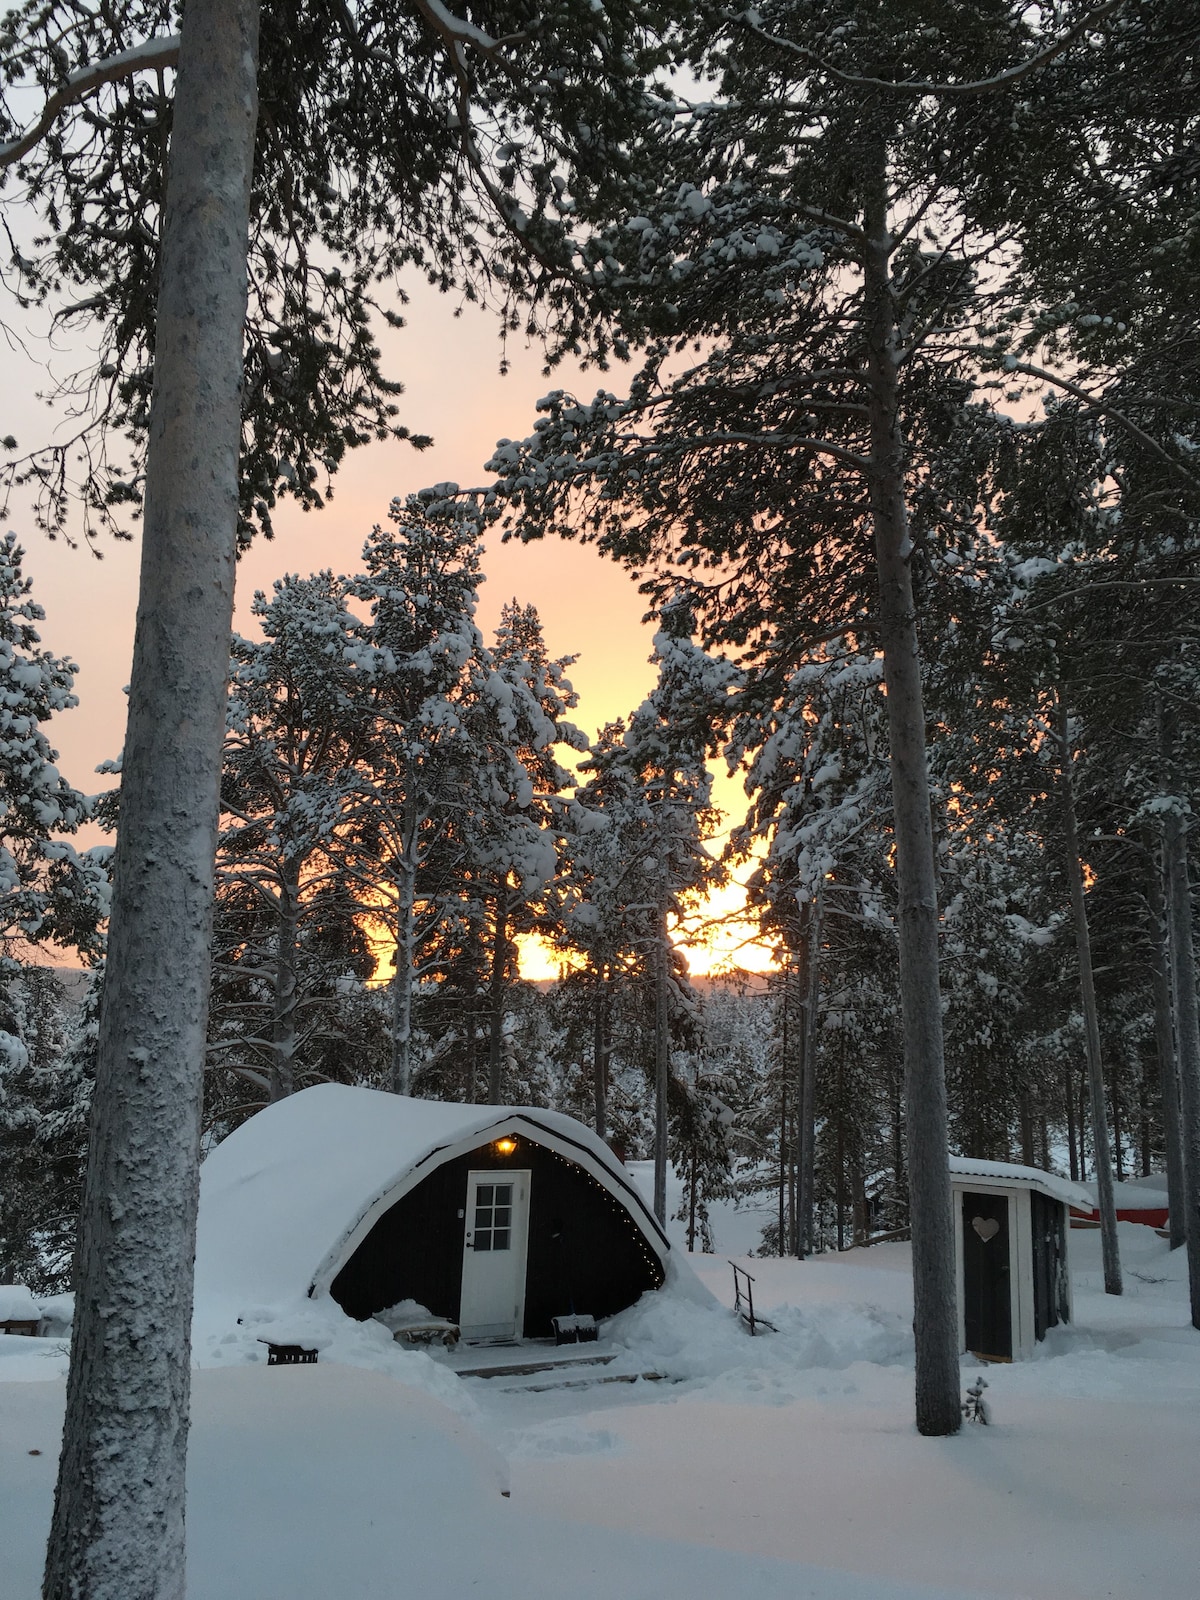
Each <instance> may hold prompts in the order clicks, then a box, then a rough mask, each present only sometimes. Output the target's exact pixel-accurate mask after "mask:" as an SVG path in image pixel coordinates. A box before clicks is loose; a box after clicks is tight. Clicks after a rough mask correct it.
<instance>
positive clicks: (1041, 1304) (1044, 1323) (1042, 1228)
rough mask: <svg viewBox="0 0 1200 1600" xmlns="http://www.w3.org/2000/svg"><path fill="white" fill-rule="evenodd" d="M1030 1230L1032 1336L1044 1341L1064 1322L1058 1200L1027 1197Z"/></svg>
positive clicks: (1062, 1210) (1062, 1222) (1062, 1209)
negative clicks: (1050, 1331)
mask: <svg viewBox="0 0 1200 1600" xmlns="http://www.w3.org/2000/svg"><path fill="white" fill-rule="evenodd" d="M1029 1200H1030V1220H1031V1222H1032V1226H1033V1322H1034V1328H1033V1331H1034V1336H1035V1338H1038V1339H1044V1338H1045V1337H1046V1330H1047V1329H1048V1328H1056V1327H1057V1326H1058V1324H1059V1323H1060V1322H1066V1321H1067V1320H1068V1319H1067V1269H1066V1255H1067V1245H1066V1239H1065V1237H1064V1235H1065V1231H1066V1212H1067V1208H1066V1206H1065V1205H1063V1203H1062V1201H1061V1200H1051V1199H1050V1197H1049V1195H1044V1194H1039V1193H1038V1192H1037V1191H1036V1190H1034V1191H1033V1193H1032V1194H1031V1195H1030V1196H1029Z"/></svg>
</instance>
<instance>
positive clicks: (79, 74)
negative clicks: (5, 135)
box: [0, 33, 179, 168]
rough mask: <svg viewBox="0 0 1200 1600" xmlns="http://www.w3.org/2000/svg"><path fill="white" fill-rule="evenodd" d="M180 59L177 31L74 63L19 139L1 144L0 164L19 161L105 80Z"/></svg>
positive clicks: (157, 69)
mask: <svg viewBox="0 0 1200 1600" xmlns="http://www.w3.org/2000/svg"><path fill="white" fill-rule="evenodd" d="M178 61H179V35H178V34H177V33H169V34H161V35H159V36H158V37H156V38H153V39H145V40H143V42H142V43H141V44H136V45H134V46H133V48H132V49H130V50H122V51H121V52H120V53H119V54H118V55H115V56H106V57H105V59H104V60H103V61H96V62H94V63H92V64H91V65H90V66H86V67H77V68H76V70H75V71H74V72H72V73H70V74H69V75H68V77H67V79H66V81H65V82H64V83H63V86H62V88H61V89H57V90H55V92H54V93H53V94H52V95H51V96H50V98H49V99H48V100H47V101H46V104H45V105H44V106H43V107H42V114H41V116H40V117H39V118H38V119H37V121H36V122H35V123H33V124H32V125H31V126H30V127H29V128H27V129H26V130H25V132H24V133H23V134H21V136H20V138H18V139H11V140H10V141H9V142H8V143H7V144H3V145H0V168H3V167H10V166H12V164H13V163H14V162H15V161H20V159H21V158H22V156H26V155H28V154H29V152H30V151H31V150H32V149H33V148H34V146H35V145H37V144H38V143H39V142H40V141H41V140H42V139H43V138H44V137H45V135H46V134H47V133H48V132H49V131H50V129H51V128H52V127H53V126H54V123H55V120H56V119H57V117H58V116H59V115H60V113H61V112H63V111H65V110H66V109H67V108H68V107H69V106H73V105H78V104H79V102H80V101H81V100H86V98H87V97H88V95H90V94H94V93H95V92H96V90H97V89H102V88H103V87H104V85H105V84H106V83H117V82H119V81H120V80H121V79H122V78H132V77H133V75H134V74H135V73H137V72H161V71H162V70H163V69H164V68H165V67H173V66H176V65H177V64H178Z"/></svg>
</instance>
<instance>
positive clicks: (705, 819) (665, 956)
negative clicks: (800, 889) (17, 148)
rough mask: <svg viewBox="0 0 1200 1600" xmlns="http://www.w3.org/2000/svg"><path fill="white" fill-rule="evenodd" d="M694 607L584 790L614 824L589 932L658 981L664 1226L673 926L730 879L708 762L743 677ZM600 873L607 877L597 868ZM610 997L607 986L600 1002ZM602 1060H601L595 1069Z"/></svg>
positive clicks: (604, 744)
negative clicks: (704, 637) (716, 838)
mask: <svg viewBox="0 0 1200 1600" xmlns="http://www.w3.org/2000/svg"><path fill="white" fill-rule="evenodd" d="M689 623H690V616H689V615H688V613H687V611H686V608H679V607H677V608H674V609H673V610H672V611H671V612H670V613H669V617H668V625H667V626H665V627H664V628H662V629H660V631H659V632H658V633H657V634H656V635H655V640H654V658H653V659H654V660H655V661H656V663H657V665H658V682H657V683H656V685H655V687H654V689H653V690H652V691H651V692H650V694H649V695H648V696H647V697H646V699H645V700H644V701H643V702H642V703H641V705H640V706H638V707H637V709H636V710H635V711H634V712H633V713H632V715H631V716H630V718H629V723H628V726H627V727H625V728H624V729H623V730H622V729H621V727H620V725H619V724H618V725H614V726H613V727H612V728H610V729H608V730H606V737H605V738H603V739H602V740H601V742H600V743H599V744H598V745H597V746H596V747H595V748H594V749H593V751H592V753H591V756H590V757H589V759H588V761H587V762H585V763H584V764H583V769H584V770H585V771H590V772H591V773H592V774H594V776H593V777H592V779H591V781H590V782H589V783H588V784H587V786H586V787H585V788H583V789H582V790H581V791H580V794H579V799H580V801H581V803H582V804H583V805H584V806H585V807H587V808H589V809H596V810H598V811H599V814H600V815H601V816H602V817H603V818H604V819H605V822H606V824H607V826H606V828H605V829H604V830H603V831H602V832H600V833H598V834H595V835H594V837H595V839H596V841H597V843H598V846H599V849H598V850H597V851H593V852H592V865H593V869H594V870H593V872H592V875H591V881H590V883H589V884H588V886H587V889H586V890H585V894H586V895H587V896H588V897H589V901H588V903H589V905H590V913H589V915H588V916H587V918H586V921H585V927H586V931H587V937H588V938H589V940H590V942H591V943H592V945H593V949H594V950H595V952H596V953H598V954H599V955H600V956H601V959H602V960H604V961H605V962H606V963H609V964H611V962H612V960H613V957H614V953H616V954H618V955H620V954H624V955H626V956H627V958H631V959H632V960H633V961H634V962H635V963H636V965H637V967H638V968H640V970H641V972H642V973H643V974H645V975H646V977H648V979H649V992H650V994H651V995H652V996H653V1007H654V1033H653V1038H654V1049H653V1063H654V1205H655V1210H656V1213H657V1215H658V1217H659V1218H660V1220H663V1221H665V1219H666V1172H667V1159H668V1145H669V1117H670V1086H671V1035H672V1014H673V1012H674V1013H677V1012H678V1011H679V1010H680V1009H681V1007H682V1008H683V1009H684V1010H686V1009H687V995H686V987H687V986H686V974H685V972H684V971H683V970H682V969H681V968H680V965H679V963H678V960H677V956H676V953H675V951H674V947H673V943H672V940H671V936H670V923H671V920H672V919H674V920H675V921H676V922H677V921H678V919H679V918H680V916H681V915H682V913H683V911H684V910H685V908H686V907H687V906H688V905H689V904H690V903H692V902H694V900H695V899H696V898H698V897H699V896H700V895H702V894H703V893H704V892H705V891H706V890H708V889H711V888H713V887H715V886H716V884H717V883H719V882H720V881H721V880H722V878H723V869H722V867H721V865H720V863H719V862H717V861H716V860H714V858H713V857H712V855H710V853H709V852H708V850H707V849H706V848H705V844H704V841H705V838H706V837H707V836H708V835H710V834H711V833H712V831H713V828H714V826H715V822H716V815H717V814H716V812H715V811H714V809H713V806H712V799H711V796H712V777H711V774H710V772H709V770H708V766H707V757H708V756H709V754H710V753H711V751H712V748H713V740H714V729H715V728H716V727H718V726H720V725H721V724H722V722H723V721H724V719H725V716H726V711H727V700H728V694H729V689H730V685H731V683H732V682H733V681H734V680H735V679H736V676H737V675H736V672H735V670H734V669H733V668H732V667H731V666H730V665H729V663H728V662H727V661H724V660H721V659H717V658H714V657H712V656H710V655H708V654H707V653H706V652H705V651H704V650H702V649H700V648H699V646H697V645H696V644H695V643H694V642H693V641H692V639H691V638H690V629H689V627H688V624H689ZM596 869H598V870H596ZM598 998H599V999H601V1000H603V998H604V996H603V991H601V994H600V995H599V996H598ZM602 1061H603V1058H602V1056H601V1059H600V1060H598V1061H597V1068H598V1069H599V1068H600V1067H601V1065H602Z"/></svg>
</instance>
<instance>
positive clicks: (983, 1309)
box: [962, 1192, 1013, 1361]
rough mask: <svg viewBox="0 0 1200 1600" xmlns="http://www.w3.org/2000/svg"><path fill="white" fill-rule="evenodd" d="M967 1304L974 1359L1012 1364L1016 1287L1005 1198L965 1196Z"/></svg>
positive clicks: (969, 1194) (969, 1334)
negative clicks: (1009, 1249) (1010, 1260)
mask: <svg viewBox="0 0 1200 1600" xmlns="http://www.w3.org/2000/svg"><path fill="white" fill-rule="evenodd" d="M962 1230H963V1301H964V1312H965V1318H966V1345H967V1349H968V1350H969V1351H970V1352H971V1354H972V1355H976V1356H983V1357H987V1358H989V1359H992V1360H1000V1361H1011V1360H1012V1350H1013V1339H1012V1283H1011V1274H1010V1272H1009V1264H1008V1230H1009V1204H1008V1196H1007V1195H1003V1194H971V1193H970V1192H965V1193H964V1194H963V1197H962Z"/></svg>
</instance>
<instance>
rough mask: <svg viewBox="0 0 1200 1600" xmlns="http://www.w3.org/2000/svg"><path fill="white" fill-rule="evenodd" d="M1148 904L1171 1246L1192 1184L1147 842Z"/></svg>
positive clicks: (1162, 903) (1163, 929)
mask: <svg viewBox="0 0 1200 1600" xmlns="http://www.w3.org/2000/svg"><path fill="white" fill-rule="evenodd" d="M1145 842H1146V847H1147V848H1146V859H1147V868H1146V905H1147V907H1148V910H1149V913H1150V918H1149V920H1150V978H1151V983H1152V985H1153V989H1154V1046H1155V1050H1156V1052H1157V1055H1158V1086H1159V1094H1160V1096H1161V1099H1162V1119H1163V1145H1164V1147H1165V1148H1164V1152H1163V1153H1164V1155H1165V1157H1166V1164H1167V1206H1168V1208H1169V1210H1168V1215H1167V1226H1168V1228H1169V1230H1170V1246H1171V1249H1172V1250H1178V1249H1179V1247H1180V1245H1182V1244H1186V1242H1187V1180H1186V1177H1185V1175H1184V1170H1183V1128H1182V1124H1181V1119H1180V1114H1179V1070H1178V1065H1177V1062H1176V1056H1175V1020H1174V1016H1173V1013H1172V1008H1171V969H1170V956H1169V954H1168V943H1167V905H1166V899H1165V897H1164V894H1163V879H1162V867H1161V863H1160V860H1159V855H1158V852H1157V851H1156V850H1155V849H1154V848H1153V845H1152V843H1151V841H1150V840H1149V839H1148V838H1147V839H1146V841H1145Z"/></svg>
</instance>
